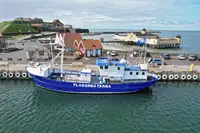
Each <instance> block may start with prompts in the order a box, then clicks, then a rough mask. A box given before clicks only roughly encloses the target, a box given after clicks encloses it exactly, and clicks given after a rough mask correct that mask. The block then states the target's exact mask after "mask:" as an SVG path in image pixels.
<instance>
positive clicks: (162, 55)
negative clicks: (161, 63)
mask: <svg viewBox="0 0 200 133" xmlns="http://www.w3.org/2000/svg"><path fill="white" fill-rule="evenodd" d="M160 56H161V57H162V58H164V59H168V60H169V59H170V54H169V53H167V54H164V53H162V54H161V55H160Z"/></svg>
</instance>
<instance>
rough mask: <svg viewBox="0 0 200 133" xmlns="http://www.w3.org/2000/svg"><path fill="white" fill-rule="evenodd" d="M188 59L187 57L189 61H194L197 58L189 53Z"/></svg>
mask: <svg viewBox="0 0 200 133" xmlns="http://www.w3.org/2000/svg"><path fill="white" fill-rule="evenodd" d="M188 59H189V60H190V61H195V60H196V59H197V56H196V55H194V54H191V55H189V57H188Z"/></svg>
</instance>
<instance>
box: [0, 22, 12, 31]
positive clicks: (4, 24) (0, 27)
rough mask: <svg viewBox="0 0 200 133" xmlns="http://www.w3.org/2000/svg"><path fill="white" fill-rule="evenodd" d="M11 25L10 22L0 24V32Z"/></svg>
mask: <svg viewBox="0 0 200 133" xmlns="http://www.w3.org/2000/svg"><path fill="white" fill-rule="evenodd" d="M9 24H11V21H3V22H0V31H1V30H2V29H3V28H4V27H5V26H7V25H9Z"/></svg>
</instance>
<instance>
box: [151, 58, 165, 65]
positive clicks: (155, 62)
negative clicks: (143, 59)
mask: <svg viewBox="0 0 200 133" xmlns="http://www.w3.org/2000/svg"><path fill="white" fill-rule="evenodd" d="M148 63H149V64H151V65H163V64H164V65H166V64H165V62H164V61H163V60H162V59H160V58H150V59H149V61H148Z"/></svg>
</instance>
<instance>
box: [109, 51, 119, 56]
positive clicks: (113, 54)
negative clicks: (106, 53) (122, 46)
mask: <svg viewBox="0 0 200 133" xmlns="http://www.w3.org/2000/svg"><path fill="white" fill-rule="evenodd" d="M110 56H118V53H117V52H116V51H111V53H110Z"/></svg>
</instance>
